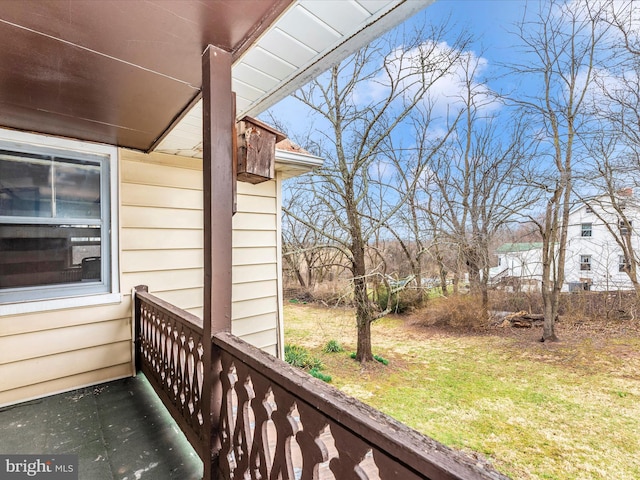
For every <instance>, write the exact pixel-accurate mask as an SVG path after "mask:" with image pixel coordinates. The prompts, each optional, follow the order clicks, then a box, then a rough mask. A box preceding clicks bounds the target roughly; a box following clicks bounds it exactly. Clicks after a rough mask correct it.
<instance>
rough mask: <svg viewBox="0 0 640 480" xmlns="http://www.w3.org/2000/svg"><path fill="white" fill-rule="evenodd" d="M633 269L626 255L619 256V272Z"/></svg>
mask: <svg viewBox="0 0 640 480" xmlns="http://www.w3.org/2000/svg"><path fill="white" fill-rule="evenodd" d="M630 270H631V262H629V260H628V259H627V257H626V256H625V255H619V256H618V272H620V273H628V272H629V271H630Z"/></svg>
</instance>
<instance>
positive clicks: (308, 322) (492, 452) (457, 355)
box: [285, 305, 640, 480]
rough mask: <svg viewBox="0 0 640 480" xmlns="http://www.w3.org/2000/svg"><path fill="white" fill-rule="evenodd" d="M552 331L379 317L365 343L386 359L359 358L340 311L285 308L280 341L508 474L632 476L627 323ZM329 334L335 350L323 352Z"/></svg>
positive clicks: (631, 327) (636, 471)
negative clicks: (544, 337) (548, 337)
mask: <svg viewBox="0 0 640 480" xmlns="http://www.w3.org/2000/svg"><path fill="white" fill-rule="evenodd" d="M415 315H419V314H415ZM414 320H416V318H415V317H414ZM558 333H559V335H560V337H561V339H563V341H562V342H559V343H554V344H549V343H539V342H537V341H536V340H537V339H538V338H539V337H540V331H539V330H536V329H531V330H512V329H492V330H485V331H483V332H482V333H476V334H472V333H457V332H456V331H455V330H453V329H451V328H449V329H443V328H439V327H435V326H432V327H418V326H415V325H414V326H412V325H409V324H408V322H407V321H406V319H402V318H397V317H395V318H386V319H383V320H381V321H379V322H376V324H374V328H373V344H374V353H378V354H380V355H382V356H383V357H385V358H387V359H389V360H390V362H391V363H390V365H389V366H388V367H385V366H383V365H381V364H379V363H375V364H372V365H367V366H366V367H362V366H360V365H359V364H357V363H356V362H354V361H353V360H351V359H349V357H348V352H350V351H353V350H354V349H355V327H354V318H353V313H352V311H351V310H348V309H344V310H337V309H325V308H318V307H316V306H310V305H288V306H287V307H286V309H285V338H286V341H287V342H289V343H294V344H299V345H303V346H305V347H307V348H309V349H310V350H311V351H312V353H313V354H314V355H317V356H319V357H320V358H321V359H322V361H323V362H324V363H325V365H326V370H325V371H326V372H327V373H328V374H330V375H332V377H333V384H334V385H335V386H336V387H338V388H340V389H341V390H343V391H345V392H347V393H349V394H351V395H353V396H355V397H357V398H359V399H360V400H362V401H364V402H366V403H369V404H371V405H372V406H374V407H376V408H379V409H380V410H382V411H384V412H386V413H388V414H390V415H391V416H393V417H395V418H397V419H399V420H401V421H403V422H405V423H407V424H408V425H410V426H412V427H413V428H416V429H417V430H419V431H421V432H423V433H425V434H427V435H430V436H432V437H434V438H436V439H437V440H439V441H441V442H443V443H445V444H447V445H450V446H452V447H455V448H459V449H462V450H467V451H475V452H480V453H481V454H483V455H486V456H487V457H488V458H489V459H491V461H492V462H493V463H494V465H495V466H496V468H498V469H499V470H501V471H502V472H504V473H506V474H507V475H510V476H511V477H512V478H517V479H563V480H564V479H616V480H617V479H635V478H640V433H639V432H640V333H639V332H638V328H637V325H636V324H631V323H630V322H621V321H617V322H615V323H607V324H605V325H601V324H599V323H598V322H577V323H569V322H564V323H561V324H560V325H558ZM331 339H338V340H339V341H340V343H341V344H342V346H343V347H345V350H346V352H345V353H333V354H328V353H324V352H323V351H322V347H323V346H324V345H325V344H326V343H327V341H329V340H331Z"/></svg>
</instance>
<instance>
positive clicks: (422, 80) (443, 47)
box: [351, 42, 500, 117]
mask: <svg viewBox="0 0 640 480" xmlns="http://www.w3.org/2000/svg"><path fill="white" fill-rule="evenodd" d="M488 67H489V62H488V60H487V59H486V58H484V57H479V56H477V55H476V54H475V53H474V52H472V51H465V52H460V51H457V50H455V49H453V48H452V47H450V46H449V45H448V44H447V43H446V42H439V43H434V42H425V43H423V44H422V45H420V46H419V47H416V48H414V49H411V50H407V51H405V50H403V49H402V48H398V49H396V50H394V51H393V52H392V53H391V54H389V55H388V56H387V59H386V70H384V69H383V68H382V67H381V68H380V73H379V74H378V75H377V76H376V77H375V78H374V79H373V80H371V81H369V82H367V83H366V84H365V85H362V86H361V87H360V88H359V89H358V90H357V91H356V92H354V95H353V96H352V99H351V100H352V101H353V102H354V103H357V104H365V103H369V102H378V101H381V100H383V99H385V98H386V97H387V96H388V95H389V92H390V89H391V86H392V83H394V82H395V83H396V85H397V87H398V90H399V91H403V92H404V93H403V96H404V98H405V99H408V98H411V97H413V96H414V95H416V94H417V93H419V92H420V89H421V88H423V86H427V87H428V89H427V94H426V95H425V97H424V101H423V106H424V107H427V106H429V105H430V106H432V107H433V110H432V112H433V114H434V115H436V116H440V117H444V116H446V115H448V114H452V113H455V112H457V111H458V110H459V109H461V108H463V107H464V106H465V104H466V102H467V101H468V99H467V97H468V91H469V90H470V91H471V92H472V94H473V102H474V104H475V106H476V108H478V109H479V110H483V111H485V112H486V111H492V110H495V109H497V108H499V107H500V103H499V102H498V101H496V100H495V98H494V96H493V92H492V91H491V90H490V89H489V88H488V87H487V85H486V84H484V83H482V81H481V78H482V76H483V75H484V74H485V73H486V71H487V70H488Z"/></svg>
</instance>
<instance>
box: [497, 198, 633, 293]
mask: <svg viewBox="0 0 640 480" xmlns="http://www.w3.org/2000/svg"><path fill="white" fill-rule="evenodd" d="M616 200H617V201H616V203H617V205H618V207H619V208H620V210H621V211H622V212H623V213H624V218H623V217H622V215H621V214H620V212H619V211H617V210H616V209H615V208H614V205H613V203H612V202H611V200H610V198H609V197H608V196H607V195H601V196H599V197H595V198H594V199H592V200H590V201H588V202H586V203H583V204H581V205H580V206H577V207H576V208H574V209H573V210H572V211H571V213H570V214H569V228H568V232H567V253H566V259H565V283H564V285H563V287H562V291H565V292H566V291H578V290H593V291H608V290H631V289H633V285H632V283H631V281H630V280H629V276H628V275H627V271H626V269H627V268H629V265H630V262H629V259H628V258H626V257H625V255H624V254H623V251H622V248H621V246H620V245H619V243H618V241H619V240H620V239H622V240H624V241H627V242H629V243H630V245H631V246H632V247H633V250H634V251H635V252H637V253H640V237H639V236H638V231H637V228H638V225H640V205H639V204H638V201H637V198H636V197H634V196H633V191H632V190H631V189H624V190H621V191H620V192H618V194H617V199H616ZM625 219H626V221H625ZM616 238H617V239H618V240H616ZM496 254H497V256H498V266H497V267H493V268H492V269H491V270H490V283H491V284H492V285H494V286H496V287H498V288H499V287H503V288H507V289H514V290H519V289H521V290H531V289H536V290H540V286H541V283H542V243H541V242H529V243H505V244H504V245H502V246H500V247H499V248H498V249H497V250H496Z"/></svg>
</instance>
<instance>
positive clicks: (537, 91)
mask: <svg viewBox="0 0 640 480" xmlns="http://www.w3.org/2000/svg"><path fill="white" fill-rule="evenodd" d="M598 16H599V12H594V11H593V5H592V4H590V2H588V1H586V0H580V1H575V2H570V3H564V2H561V1H559V0H551V1H548V2H545V3H544V4H542V5H541V6H540V9H539V11H538V12H537V14H536V15H535V19H534V20H528V19H525V20H523V21H522V22H521V23H520V24H519V25H518V27H517V31H516V36H517V38H518V39H519V41H520V43H521V45H522V47H523V48H524V52H523V56H522V58H523V59H524V61H523V63H513V64H512V65H511V66H510V67H511V70H512V71H513V72H514V73H515V74H518V75H520V76H522V77H523V78H524V77H526V81H527V82H528V84H530V85H532V86H531V87H530V88H531V93H528V92H520V93H519V94H518V96H517V97H515V96H514V98H512V99H513V100H514V102H515V104H516V105H518V106H519V107H520V109H521V111H522V115H523V116H526V117H527V119H528V121H529V122H531V126H532V127H533V130H532V135H533V136H534V138H536V139H537V140H538V142H539V151H540V158H539V164H540V166H541V167H542V168H541V171H540V172H539V173H538V175H537V178H530V179H529V180H530V181H531V183H532V184H535V185H537V186H538V187H539V188H540V193H541V194H542V196H543V198H544V202H545V206H544V217H543V219H542V220H541V221H537V223H538V227H539V230H540V234H541V236H542V243H543V247H542V298H543V304H544V326H543V335H542V341H555V340H558V337H557V336H556V333H555V322H556V318H557V316H558V307H559V299H560V291H561V289H562V286H563V284H564V268H565V257H566V245H567V227H568V219H569V211H570V207H571V193H572V187H573V181H574V168H575V165H574V164H575V162H576V161H577V160H578V158H579V152H577V151H576V148H577V147H578V144H579V142H578V136H579V135H581V134H582V133H583V132H585V131H586V130H588V123H589V113H590V112H589V109H588V108H587V107H588V105H587V98H588V95H587V94H588V92H589V91H590V89H591V88H592V86H593V84H594V71H595V69H596V66H597V64H596V61H597V57H598V56H597V47H598V44H599V42H600V41H601V39H602V35H603V33H602V29H601V28H600V26H599V25H598V21H597V18H598ZM542 154H545V155H544V156H543V155H542ZM532 220H536V219H535V218H532Z"/></svg>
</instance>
